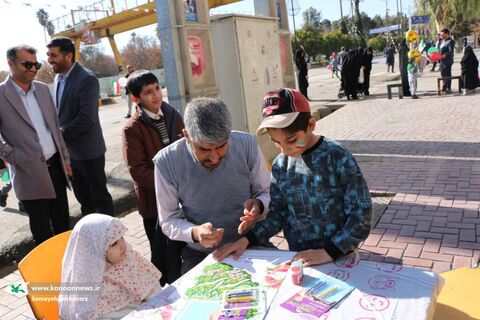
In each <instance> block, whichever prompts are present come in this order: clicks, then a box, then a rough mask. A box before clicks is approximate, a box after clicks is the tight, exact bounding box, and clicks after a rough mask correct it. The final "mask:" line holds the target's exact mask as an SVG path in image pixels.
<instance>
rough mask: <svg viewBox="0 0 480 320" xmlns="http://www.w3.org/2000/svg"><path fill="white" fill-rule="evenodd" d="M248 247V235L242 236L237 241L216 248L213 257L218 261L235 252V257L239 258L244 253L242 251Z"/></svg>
mask: <svg viewBox="0 0 480 320" xmlns="http://www.w3.org/2000/svg"><path fill="white" fill-rule="evenodd" d="M247 247H248V239H247V238H246V237H241V238H240V239H238V240H237V241H235V242H232V243H227V244H226V245H224V246H222V247H221V248H219V249H217V250H215V251H214V252H213V258H214V259H215V260H217V261H222V260H223V259H225V258H226V257H228V256H229V255H230V254H233V259H235V260H237V259H238V257H240V256H241V255H242V253H243V252H244V251H245V249H247Z"/></svg>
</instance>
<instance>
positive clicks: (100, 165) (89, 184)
mask: <svg viewBox="0 0 480 320" xmlns="http://www.w3.org/2000/svg"><path fill="white" fill-rule="evenodd" d="M71 162H72V169H73V177H72V187H73V192H74V193H75V197H76V198H77V200H78V202H80V205H81V208H82V215H87V214H89V213H93V212H98V213H103V214H108V215H113V201H112V196H111V195H110V193H109V192H108V190H107V177H106V176H105V155H102V156H100V157H98V158H95V159H91V160H73V159H72V160H71Z"/></svg>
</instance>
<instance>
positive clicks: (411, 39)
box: [405, 30, 418, 42]
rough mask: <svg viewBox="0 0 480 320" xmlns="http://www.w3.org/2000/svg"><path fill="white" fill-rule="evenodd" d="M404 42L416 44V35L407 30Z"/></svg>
mask: <svg viewBox="0 0 480 320" xmlns="http://www.w3.org/2000/svg"><path fill="white" fill-rule="evenodd" d="M405 40H407V41H408V42H417V40H418V34H417V33H416V32H415V31H413V30H408V32H407V34H406V35H405Z"/></svg>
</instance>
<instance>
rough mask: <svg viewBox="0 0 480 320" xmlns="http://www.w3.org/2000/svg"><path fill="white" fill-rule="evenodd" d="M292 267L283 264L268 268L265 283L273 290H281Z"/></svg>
mask: <svg viewBox="0 0 480 320" xmlns="http://www.w3.org/2000/svg"><path fill="white" fill-rule="evenodd" d="M289 268H290V265H288V264H286V263H283V264H279V265H274V266H272V267H267V270H266V272H265V276H264V281H265V283H266V284H267V286H268V287H270V288H273V289H278V288H280V285H281V284H282V282H283V280H284V279H285V276H286V275H287V272H288V269H289Z"/></svg>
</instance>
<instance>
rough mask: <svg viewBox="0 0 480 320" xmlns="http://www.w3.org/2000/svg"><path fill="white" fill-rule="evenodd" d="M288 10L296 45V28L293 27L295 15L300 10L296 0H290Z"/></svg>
mask: <svg viewBox="0 0 480 320" xmlns="http://www.w3.org/2000/svg"><path fill="white" fill-rule="evenodd" d="M290 6H291V7H290V10H291V16H292V20H293V36H294V38H295V44H296V45H297V47H298V40H297V29H296V28H295V16H296V15H297V14H298V12H299V11H300V5H299V4H298V2H297V0H290Z"/></svg>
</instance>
